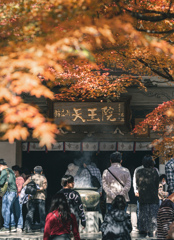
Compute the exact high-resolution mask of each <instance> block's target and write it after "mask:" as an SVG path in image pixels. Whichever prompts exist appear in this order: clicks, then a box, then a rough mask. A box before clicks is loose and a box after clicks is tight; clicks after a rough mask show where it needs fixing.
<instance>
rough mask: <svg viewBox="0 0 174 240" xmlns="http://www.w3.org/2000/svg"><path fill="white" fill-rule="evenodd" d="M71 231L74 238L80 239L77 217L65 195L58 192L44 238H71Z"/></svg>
mask: <svg viewBox="0 0 174 240" xmlns="http://www.w3.org/2000/svg"><path fill="white" fill-rule="evenodd" d="M71 231H72V232H73V235H74V239H75V240H80V236H79V232H78V225H77V221H76V217H75V215H74V214H72V213H71V212H70V209H69V206H68V203H67V200H66V197H65V195H64V194H63V193H56V194H55V195H54V197H53V199H52V202H51V207H50V212H49V213H48V215H47V217H46V221H45V229H44V238H43V240H70V239H71V237H70V233H71Z"/></svg>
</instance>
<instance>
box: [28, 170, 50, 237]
mask: <svg viewBox="0 0 174 240" xmlns="http://www.w3.org/2000/svg"><path fill="white" fill-rule="evenodd" d="M31 181H34V182H35V183H36V185H37V193H36V194H35V195H34V196H32V197H30V198H29V201H28V213H27V216H26V221H25V228H24V229H25V232H26V233H29V232H31V231H32V230H31V224H32V222H33V216H34V212H35V210H36V208H37V207H38V209H39V217H40V231H41V232H44V225H45V216H46V213H45V199H46V189H47V179H46V177H45V176H44V175H43V169H42V167H41V166H36V167H35V168H34V175H32V176H30V177H29V178H28V179H27V180H26V182H25V183H24V184H23V187H25V186H26V185H27V184H28V183H29V182H31Z"/></svg>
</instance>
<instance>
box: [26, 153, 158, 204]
mask: <svg viewBox="0 0 174 240" xmlns="http://www.w3.org/2000/svg"><path fill="white" fill-rule="evenodd" d="M85 153H87V154H88V156H89V157H90V158H91V160H92V161H93V162H94V163H95V164H96V165H97V167H98V168H99V169H100V171H101V174H102V173H103V171H104V170H105V169H106V168H108V167H109V166H110V160H109V159H110V154H111V153H112V152H111V151H106V152H104V151H102V152H75V151H67V152H61V151H59V152H58V151H50V152H49V151H48V152H45V151H31V152H27V151H23V153H22V166H23V167H26V168H28V169H29V170H30V171H31V172H32V171H33V168H34V167H35V166H36V165H40V166H42V167H43V170H44V174H45V176H46V178H47V180H48V190H47V207H49V204H50V200H51V198H52V196H53V195H54V194H55V193H56V192H57V191H59V190H60V189H61V184H60V180H61V178H62V176H63V175H64V174H65V172H66V170H67V166H68V164H69V163H73V161H74V160H75V159H80V158H81V157H82V156H83V155H84V154H85ZM146 154H152V152H151V151H136V152H135V153H134V152H133V151H125V152H122V156H123V163H122V165H123V166H124V167H126V168H128V169H129V171H130V173H131V177H133V173H134V170H135V168H136V167H138V166H140V165H141V161H142V158H143V156H144V155H146ZM155 167H157V168H158V167H159V161H158V160H157V161H156V165H155ZM129 195H130V200H131V203H134V202H135V198H134V193H133V187H131V190H130V192H129Z"/></svg>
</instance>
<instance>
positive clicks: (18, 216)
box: [12, 165, 24, 232]
mask: <svg viewBox="0 0 174 240" xmlns="http://www.w3.org/2000/svg"><path fill="white" fill-rule="evenodd" d="M12 170H13V172H14V174H15V177H16V186H17V198H16V199H15V202H14V208H15V211H14V214H15V222H16V225H17V232H22V229H23V216H22V203H20V202H19V196H20V194H21V190H22V186H23V184H24V179H23V177H21V169H20V167H19V166H18V165H14V166H12Z"/></svg>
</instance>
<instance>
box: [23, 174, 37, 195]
mask: <svg viewBox="0 0 174 240" xmlns="http://www.w3.org/2000/svg"><path fill="white" fill-rule="evenodd" d="M36 192H37V185H36V183H35V182H34V181H33V180H32V178H31V182H29V183H28V184H27V185H26V189H25V194H29V195H35V194H36Z"/></svg>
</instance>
